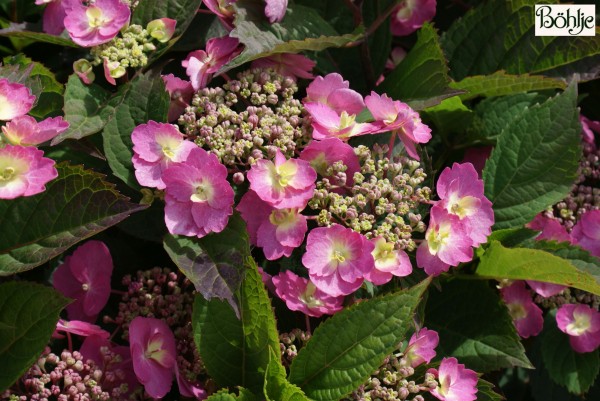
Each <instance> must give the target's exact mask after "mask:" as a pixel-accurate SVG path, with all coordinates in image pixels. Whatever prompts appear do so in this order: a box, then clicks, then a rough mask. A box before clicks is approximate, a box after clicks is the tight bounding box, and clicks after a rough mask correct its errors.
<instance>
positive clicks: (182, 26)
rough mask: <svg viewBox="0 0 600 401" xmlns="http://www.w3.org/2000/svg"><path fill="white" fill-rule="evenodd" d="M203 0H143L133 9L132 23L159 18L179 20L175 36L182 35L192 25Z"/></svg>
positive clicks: (145, 22)
mask: <svg viewBox="0 0 600 401" xmlns="http://www.w3.org/2000/svg"><path fill="white" fill-rule="evenodd" d="M201 4H202V0H142V1H140V2H139V3H138V5H137V6H136V7H135V9H134V10H133V13H132V15H131V23H132V24H138V25H142V26H143V27H144V28H145V27H146V25H147V24H148V22H150V21H152V20H155V19H158V18H171V19H174V20H175V21H177V25H176V26H175V34H174V36H179V35H181V34H182V33H183V32H184V31H185V30H186V29H187V27H188V26H189V25H190V23H191V22H192V20H193V19H194V16H195V15H196V11H198V8H199V7H200V5H201Z"/></svg>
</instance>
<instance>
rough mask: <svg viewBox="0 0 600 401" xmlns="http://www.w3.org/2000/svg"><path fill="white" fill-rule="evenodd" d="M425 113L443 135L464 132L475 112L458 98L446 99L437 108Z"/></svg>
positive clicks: (430, 108) (429, 109) (426, 110)
mask: <svg viewBox="0 0 600 401" xmlns="http://www.w3.org/2000/svg"><path fill="white" fill-rule="evenodd" d="M425 112H426V114H427V117H429V119H431V121H433V123H434V124H435V126H436V128H437V129H438V131H439V132H441V133H442V134H449V133H451V132H462V131H463V130H464V129H465V126H467V125H469V123H470V121H471V120H472V118H473V112H472V111H471V110H470V109H469V108H468V107H467V106H465V105H464V104H463V102H462V101H461V100H460V98H459V97H458V96H454V97H451V98H449V99H445V100H443V101H442V102H441V103H440V104H438V105H437V106H433V107H429V108H428V109H425Z"/></svg>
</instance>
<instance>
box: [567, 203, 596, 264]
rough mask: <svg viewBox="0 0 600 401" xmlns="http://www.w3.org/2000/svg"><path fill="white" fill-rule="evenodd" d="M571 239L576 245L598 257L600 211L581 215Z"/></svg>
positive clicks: (591, 211)
mask: <svg viewBox="0 0 600 401" xmlns="http://www.w3.org/2000/svg"><path fill="white" fill-rule="evenodd" d="M571 237H572V238H573V242H574V243H575V244H576V245H579V246H580V247H582V248H583V249H586V250H588V251H589V252H590V253H591V254H592V255H594V256H597V257H600V210H590V211H589V212H586V213H584V214H583V215H581V217H580V218H579V221H578V222H577V224H575V227H573V231H571Z"/></svg>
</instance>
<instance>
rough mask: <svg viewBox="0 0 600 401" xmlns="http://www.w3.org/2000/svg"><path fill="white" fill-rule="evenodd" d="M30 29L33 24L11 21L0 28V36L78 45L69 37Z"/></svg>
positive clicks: (58, 44)
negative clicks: (6, 26)
mask: <svg viewBox="0 0 600 401" xmlns="http://www.w3.org/2000/svg"><path fill="white" fill-rule="evenodd" d="M31 29H33V25H32V24H29V23H27V22H24V23H20V24H15V23H11V24H10V25H9V27H8V28H5V29H0V36H6V37H10V38H21V39H29V40H32V41H34V42H41V43H49V44H52V45H57V46H64V47H79V45H77V44H76V43H75V42H73V41H72V40H71V39H67V38H63V37H61V36H56V35H49V34H47V33H43V32H34V31H32V30H31Z"/></svg>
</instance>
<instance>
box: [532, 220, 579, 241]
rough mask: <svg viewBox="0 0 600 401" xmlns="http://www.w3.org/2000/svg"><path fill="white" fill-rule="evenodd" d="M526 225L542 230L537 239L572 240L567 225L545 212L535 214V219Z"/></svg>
mask: <svg viewBox="0 0 600 401" xmlns="http://www.w3.org/2000/svg"><path fill="white" fill-rule="evenodd" d="M525 227H527V228H530V229H532V230H536V231H540V234H539V235H538V236H537V237H536V239H537V240H549V241H558V242H571V236H570V235H569V233H568V232H567V229H566V228H565V226H563V225H561V224H560V222H559V221H558V220H556V219H551V218H549V217H546V216H545V215H544V214H543V213H540V214H538V215H537V216H535V218H534V219H533V220H531V221H530V222H529V223H527V224H525Z"/></svg>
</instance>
